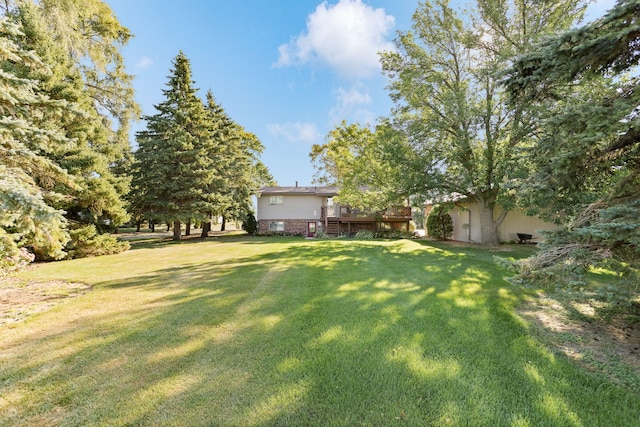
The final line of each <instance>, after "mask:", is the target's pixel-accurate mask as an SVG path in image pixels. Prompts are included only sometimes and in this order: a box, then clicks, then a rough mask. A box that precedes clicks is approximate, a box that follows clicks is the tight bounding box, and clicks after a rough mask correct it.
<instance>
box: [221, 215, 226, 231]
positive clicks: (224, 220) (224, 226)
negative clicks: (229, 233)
mask: <svg viewBox="0 0 640 427" xmlns="http://www.w3.org/2000/svg"><path fill="white" fill-rule="evenodd" d="M226 225H227V218H225V216H224V215H222V224H221V225H220V231H224V230H225V228H226Z"/></svg>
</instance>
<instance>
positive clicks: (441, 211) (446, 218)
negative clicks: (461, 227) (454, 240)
mask: <svg viewBox="0 0 640 427" xmlns="http://www.w3.org/2000/svg"><path fill="white" fill-rule="evenodd" d="M427 231H428V233H429V236H431V237H435V238H438V239H441V240H447V237H449V236H450V235H451V233H453V220H452V219H451V215H449V208H448V206H446V205H436V206H435V207H434V208H433V210H432V211H431V213H430V214H429V216H428V217H427Z"/></svg>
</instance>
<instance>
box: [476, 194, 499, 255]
mask: <svg viewBox="0 0 640 427" xmlns="http://www.w3.org/2000/svg"><path fill="white" fill-rule="evenodd" d="M477 201H478V207H479V208H480V236H481V237H480V238H481V242H480V243H482V244H484V245H497V244H498V243H499V242H498V224H497V223H496V221H495V220H494V219H493V208H494V207H495V204H496V203H495V201H494V200H492V198H491V199H488V198H484V197H478V198H477Z"/></svg>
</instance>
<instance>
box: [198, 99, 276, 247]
mask: <svg viewBox="0 0 640 427" xmlns="http://www.w3.org/2000/svg"><path fill="white" fill-rule="evenodd" d="M206 108H207V112H208V113H209V119H210V123H211V126H212V130H213V138H214V140H215V145H214V146H211V147H210V151H209V152H208V154H209V155H210V156H211V158H212V160H213V164H212V168H215V170H216V172H217V174H216V176H215V178H214V180H213V182H212V184H211V187H210V188H209V196H210V198H211V200H210V203H211V215H212V216H222V218H223V221H226V220H238V221H239V220H244V219H245V217H246V215H247V213H249V212H251V210H252V200H251V197H252V196H253V195H254V194H256V192H257V191H258V189H259V188H260V187H261V186H262V185H265V184H268V183H272V182H273V177H272V176H271V174H270V173H269V171H268V169H267V168H266V166H264V164H262V163H261V162H260V160H259V156H260V153H262V150H263V146H262V144H261V143H260V141H259V140H258V137H257V136H256V135H254V134H252V133H250V132H247V131H246V130H244V129H243V128H242V127H241V126H240V125H238V124H237V123H235V122H234V121H233V120H232V119H231V118H230V117H229V116H228V115H227V113H226V112H225V111H224V109H223V108H222V106H221V105H220V104H218V103H217V102H216V100H215V98H214V96H213V94H212V93H211V91H209V92H207V95H206ZM210 227H211V224H210V222H205V223H204V224H203V228H202V237H206V236H207V234H208V232H209V230H210Z"/></svg>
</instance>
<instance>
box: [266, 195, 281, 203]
mask: <svg viewBox="0 0 640 427" xmlns="http://www.w3.org/2000/svg"><path fill="white" fill-rule="evenodd" d="M269 204H270V205H281V204H282V196H269Z"/></svg>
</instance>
